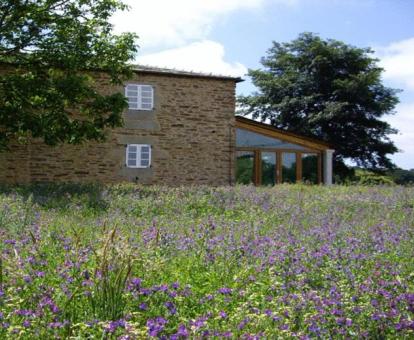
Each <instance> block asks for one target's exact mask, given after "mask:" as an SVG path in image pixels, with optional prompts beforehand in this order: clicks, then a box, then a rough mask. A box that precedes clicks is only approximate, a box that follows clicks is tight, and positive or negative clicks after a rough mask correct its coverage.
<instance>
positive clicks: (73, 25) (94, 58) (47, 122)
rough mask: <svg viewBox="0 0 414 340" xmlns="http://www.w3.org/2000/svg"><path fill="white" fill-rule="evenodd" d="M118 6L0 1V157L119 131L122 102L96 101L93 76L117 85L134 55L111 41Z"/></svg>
mask: <svg viewBox="0 0 414 340" xmlns="http://www.w3.org/2000/svg"><path fill="white" fill-rule="evenodd" d="M125 9H126V6H125V5H124V4H123V3H121V2H120V1H118V0H0V69H1V72H0V149H1V148H5V147H7V146H8V145H9V143H10V141H12V140H16V139H18V140H19V139H26V138H27V137H35V138H36V137H37V138H42V139H43V140H44V141H45V142H46V143H47V144H49V145H55V144H58V143H64V142H66V143H80V142H82V141H84V140H102V139H103V138H104V136H105V129H106V128H107V127H116V126H120V125H122V115H121V113H122V111H123V110H124V108H125V107H126V100H125V97H124V96H123V94H121V93H114V94H107V95H104V94H101V93H99V92H98V91H97V86H96V85H97V84H96V82H95V75H96V71H99V72H101V71H102V72H104V73H106V74H107V75H108V80H107V82H109V83H110V84H113V85H115V84H121V83H122V81H123V79H125V77H128V76H129V75H130V74H131V71H132V70H131V66H130V65H129V64H128V61H130V60H131V59H133V57H134V55H135V53H136V51H137V45H136V36H135V35H134V34H132V33H125V34H121V35H114V34H113V27H112V25H111V24H110V22H109V19H110V17H111V15H112V14H113V13H114V12H115V11H117V10H125Z"/></svg>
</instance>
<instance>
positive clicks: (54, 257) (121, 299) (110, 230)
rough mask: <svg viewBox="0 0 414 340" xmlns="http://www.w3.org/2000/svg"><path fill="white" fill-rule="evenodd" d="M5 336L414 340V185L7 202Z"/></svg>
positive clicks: (2, 278)
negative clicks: (397, 339)
mask: <svg viewBox="0 0 414 340" xmlns="http://www.w3.org/2000/svg"><path fill="white" fill-rule="evenodd" d="M0 237H1V243H0V253H1V268H0V338H10V339H15V338H21V339H33V338H42V339H49V338H56V337H60V338H77V339H80V338H99V339H101V338H118V337H124V338H125V339H127V338H128V337H129V338H132V339H135V338H146V337H151V336H153V337H167V338H172V339H174V338H175V339H183V338H186V337H192V338H193V337H206V338H224V337H230V338H246V339H248V338H254V337H258V338H261V337H262V338H278V337H282V338H293V337H306V336H309V337H311V338H312V337H313V338H318V337H321V338H329V337H333V338H348V337H366V338H377V339H382V338H411V337H414V332H413V330H414V256H413V255H414V253H413V249H414V189H413V188H404V187H398V186H393V187H386V186H384V187H380V186H378V187H363V186H354V187H345V186H333V187H321V186H302V185H291V186H288V185H282V186H277V187H274V188H255V187H249V186H239V187H235V188H224V187H223V188H210V187H194V188H164V187H141V186H135V185H115V186H98V185H71V184H67V185H33V186H26V187H9V188H3V189H2V190H1V191H0Z"/></svg>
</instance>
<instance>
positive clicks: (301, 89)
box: [238, 33, 398, 171]
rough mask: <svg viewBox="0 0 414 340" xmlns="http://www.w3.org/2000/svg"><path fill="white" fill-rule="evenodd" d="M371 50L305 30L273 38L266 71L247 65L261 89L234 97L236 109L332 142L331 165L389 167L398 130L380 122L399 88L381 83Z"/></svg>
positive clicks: (255, 82) (266, 58)
mask: <svg viewBox="0 0 414 340" xmlns="http://www.w3.org/2000/svg"><path fill="white" fill-rule="evenodd" d="M372 53H373V51H372V50H371V49H369V48H357V47H354V46H351V45H347V44H345V43H343V42H340V41H336V40H330V39H329V40H323V39H321V38H320V37H319V36H317V35H315V34H312V33H303V34H301V35H300V36H299V37H298V38H297V39H295V40H293V41H292V42H289V43H277V42H273V46H272V47H271V48H270V49H269V50H268V52H267V55H266V57H264V58H262V60H261V63H262V65H263V66H264V68H263V69H257V70H249V76H250V77H251V79H252V82H253V84H254V85H255V86H256V87H257V89H258V91H257V92H256V93H253V94H252V95H250V96H241V97H239V98H238V102H239V106H240V112H241V113H242V114H245V115H247V114H252V116H253V118H255V119H257V118H259V119H261V120H262V121H266V120H268V121H270V122H271V124H272V125H274V126H276V127H278V128H282V129H286V130H288V131H292V132H295V133H299V134H302V135H304V136H309V137H316V138H319V139H321V140H324V141H326V142H328V143H330V144H332V145H333V147H334V148H335V150H336V153H335V159H334V162H335V168H336V169H337V171H339V170H341V169H342V170H344V169H345V168H346V167H345V163H344V161H345V159H351V160H352V161H354V162H355V163H356V164H357V165H359V166H363V167H367V168H373V169H380V168H391V167H392V166H393V164H392V162H391V161H390V159H389V158H388V157H387V155H388V154H392V153H395V152H396V151H397V148H396V147H395V145H394V143H393V142H392V141H391V140H390V138H389V134H393V133H396V130H394V129H393V128H391V127H390V125H389V124H388V123H387V122H385V121H383V120H381V118H382V117H383V116H384V115H387V114H392V113H393V110H394V108H395V106H396V104H397V103H398V98H397V96H396V94H397V92H398V91H397V90H395V89H391V88H387V87H385V86H384V85H383V84H382V81H381V74H382V71H383V70H382V69H381V68H380V67H379V66H378V65H377V59H375V58H373V57H372V56H371V55H372Z"/></svg>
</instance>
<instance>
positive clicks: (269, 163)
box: [261, 151, 276, 186]
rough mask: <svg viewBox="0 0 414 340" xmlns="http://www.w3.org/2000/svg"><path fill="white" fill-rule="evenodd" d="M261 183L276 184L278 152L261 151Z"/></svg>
mask: <svg viewBox="0 0 414 340" xmlns="http://www.w3.org/2000/svg"><path fill="white" fill-rule="evenodd" d="M261 159H262V164H261V171H262V173H261V184H262V185H272V186H273V185H275V184H276V152H266V151H262V152H261Z"/></svg>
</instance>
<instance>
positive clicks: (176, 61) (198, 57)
mask: <svg viewBox="0 0 414 340" xmlns="http://www.w3.org/2000/svg"><path fill="white" fill-rule="evenodd" d="M224 57H225V51H224V47H223V45H221V44H219V43H217V42H215V41H211V40H203V41H200V42H195V43H192V44H190V45H187V46H184V47H178V48H173V49H169V50H165V51H162V52H158V53H153V54H148V55H145V56H139V57H138V58H137V59H136V61H137V62H138V63H139V64H142V65H151V66H158V67H167V68H176V69H179V70H186V71H195V72H205V73H214V74H221V75H231V76H243V75H244V74H246V73H247V68H246V67H245V66H244V65H242V64H240V63H237V62H236V63H230V62H227V61H225V59H224Z"/></svg>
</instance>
